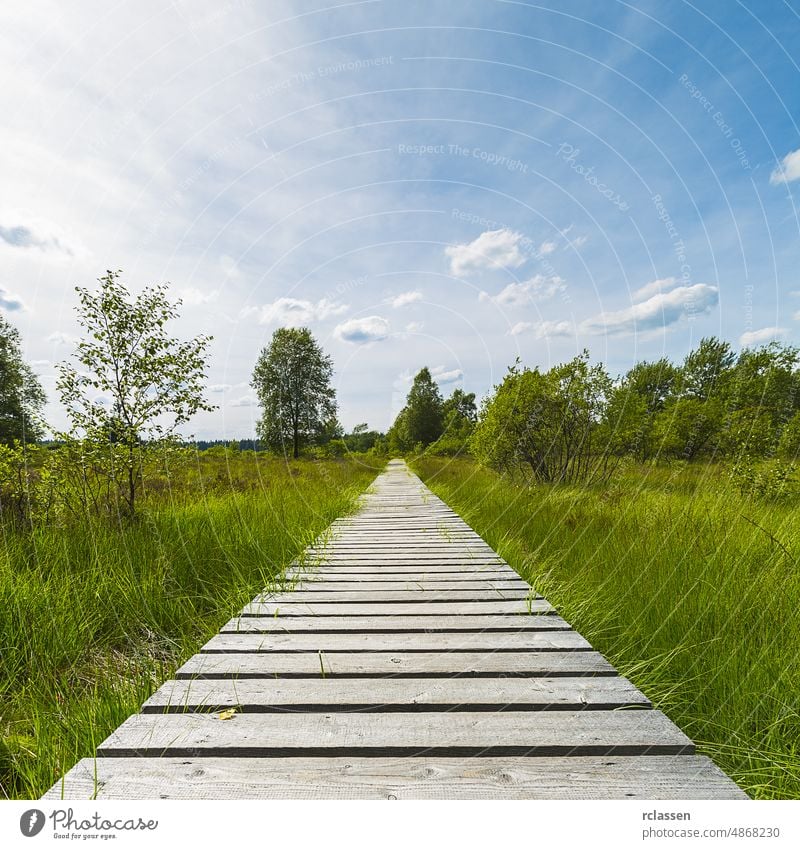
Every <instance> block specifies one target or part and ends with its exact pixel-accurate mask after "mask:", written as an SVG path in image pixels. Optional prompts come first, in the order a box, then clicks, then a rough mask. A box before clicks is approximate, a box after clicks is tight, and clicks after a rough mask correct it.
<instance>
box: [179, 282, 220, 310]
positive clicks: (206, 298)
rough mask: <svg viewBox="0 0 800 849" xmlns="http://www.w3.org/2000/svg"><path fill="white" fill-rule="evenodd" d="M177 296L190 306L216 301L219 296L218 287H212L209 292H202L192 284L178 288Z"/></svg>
mask: <svg viewBox="0 0 800 849" xmlns="http://www.w3.org/2000/svg"><path fill="white" fill-rule="evenodd" d="M178 297H179V298H180V299H181V300H182V301H183V303H184V304H188V305H190V306H200V305H202V304H210V303H212V302H213V301H216V300H217V298H218V297H219V289H214V290H213V291H211V292H203V291H202V290H201V289H197V288H196V287H194V286H187V287H186V288H184V289H178Z"/></svg>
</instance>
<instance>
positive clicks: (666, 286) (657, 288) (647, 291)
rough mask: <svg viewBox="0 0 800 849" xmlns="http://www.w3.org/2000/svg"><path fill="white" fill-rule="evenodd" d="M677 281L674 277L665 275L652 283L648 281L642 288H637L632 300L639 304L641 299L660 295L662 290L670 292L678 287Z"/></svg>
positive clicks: (644, 299)
mask: <svg viewBox="0 0 800 849" xmlns="http://www.w3.org/2000/svg"><path fill="white" fill-rule="evenodd" d="M676 285H677V283H676V281H675V278H674V277H664V278H663V279H662V280H654V281H653V282H652V283H647V284H646V285H645V286H642V287H641V289H636V291H634V292H633V294H632V295H631V300H632V301H633V302H634V303H635V304H638V303H640V302H641V301H646V300H647V299H648V298H652V297H653V295H658V294H660V293H661V292H669V291H670V290H671V289H674V288H675V287H676Z"/></svg>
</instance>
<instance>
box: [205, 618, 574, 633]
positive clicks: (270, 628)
mask: <svg viewBox="0 0 800 849" xmlns="http://www.w3.org/2000/svg"><path fill="white" fill-rule="evenodd" d="M568 630H570V627H569V625H568V624H567V622H566V621H565V620H564V619H562V618H561V617H560V616H555V615H552V616H551V615H543V616H535V615H533V616H480V615H476V616H457V615H456V616H241V617H237V618H234V619H231V620H230V622H227V623H226V624H225V625H223V626H222V629H221V631H220V633H222V634H227V633H242V632H252V633H258V634H274V633H277V634H281V633H283V634H289V633H291V634H302V633H309V632H315V633H325V632H329V633H330V632H333V633H347V632H349V633H356V634H359V633H379V634H381V633H382V634H386V633H393V632H396V631H399V632H405V633H409V634H413V633H423V634H425V633H428V634H435V633H438V632H440V631H447V632H449V633H460V632H476V631H477V632H481V633H483V632H491V631H568Z"/></svg>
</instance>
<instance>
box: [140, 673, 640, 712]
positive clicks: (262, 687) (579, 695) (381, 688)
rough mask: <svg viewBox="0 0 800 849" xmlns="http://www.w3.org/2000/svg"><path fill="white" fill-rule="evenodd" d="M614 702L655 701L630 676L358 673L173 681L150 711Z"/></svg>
mask: <svg viewBox="0 0 800 849" xmlns="http://www.w3.org/2000/svg"><path fill="white" fill-rule="evenodd" d="M506 707H513V709H514V710H531V711H533V710H583V709H590V710H609V709H614V708H620V707H644V708H647V707H650V702H649V701H648V700H647V698H646V697H645V696H643V695H642V693H641V692H639V690H637V689H636V687H634V686H633V684H631V682H630V681H628V680H627V679H625V678H596V679H595V678H473V679H465V678H446V679H435V678H434V679H430V678H427V679H424V680H419V679H416V678H381V679H379V680H376V679H374V678H357V679H352V680H344V681H342V680H337V679H335V678H331V679H326V680H325V681H324V683H322V684H320V683H318V682H316V681H313V682H309V681H298V680H294V679H288V680H287V679H277V680H276V679H269V678H267V679H248V680H244V681H229V680H228V681H219V680H216V681H205V680H195V681H177V680H175V681H168V682H167V683H166V684H164V685H163V686H162V687H160V688H159V689H158V690H157V691H156V692H155V693H154V694H153V695H152V696H151V697H150V698H149V699H148V700H147V701H146V702H145V703H144V705H143V706H142V712H143V713H164V712H165V711H167V710H169V711H171V712H183V711H187V710H188V711H212V712H213V711H217V712H219V711H222V710H225V709H227V708H237V709H238V710H241V711H251V712H267V711H271V710H306V711H328V710H376V711H387V710H402V711H406V712H409V711H414V710H424V711H429V710H502V709H503V708H506Z"/></svg>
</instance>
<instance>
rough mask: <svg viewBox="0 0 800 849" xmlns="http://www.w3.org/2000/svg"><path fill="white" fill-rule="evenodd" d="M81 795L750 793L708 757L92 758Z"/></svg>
mask: <svg viewBox="0 0 800 849" xmlns="http://www.w3.org/2000/svg"><path fill="white" fill-rule="evenodd" d="M44 798H45V799H49V800H53V801H56V800H61V799H63V800H78V799H95V798H96V799H109V800H111V799H242V800H245V799H248V800H256V799H259V800H267V799H339V800H343V799H420V800H423V799H426V800H447V799H475V800H478V799H487V800H490V799H495V800H503V799H505V800H524V799H531V800H534V799H567V800H571V799H584V800H585V799H623V798H627V799H641V800H648V799H657V800H669V799H675V800H681V801H683V800H691V799H746V798H747V796H746V794H745V793H744V792H743V791H742V790H740V789H739V788H738V787H737V786H736V785H735V784H734V783H733V782H732V781H731V780H730V779H729V778H728V777H727V776H726V775H725V774H724V773H722V772H721V771H720V770H719V768H718V767H716V766H715V765H714V764H713V763H712V762H711V761H710V760H709V759H708V758H707V757H704V756H700V755H695V756H692V755H665V756H651V755H641V756H639V757H613V758H609V757H580V758H575V757H568V758H552V757H551V758H547V757H541V758H494V757H482V758H468V759H463V758H442V757H435V758H434V757H421V758H414V759H409V758H391V759H384V758H351V757H347V758H331V757H326V758H292V759H290V760H288V759H287V760H281V759H279V758H251V757H245V758H208V757H204V758H170V757H167V758H137V759H136V760H133V759H129V758H101V759H99V760H97V761H95V760H92V759H90V758H85V759H84V760H82V761H80V763H79V764H78V765H77V766H76V767H74V768H73V769H72V770H70V771H69V773H68V774H67V775H66V777H65V779H64V781H63V783H62V782H61V781H59V782H57V783H56V784H55V785H54V786H53V787H52V789H51V790H50V791H48V793H47V794H46V795H45V797H44Z"/></svg>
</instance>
